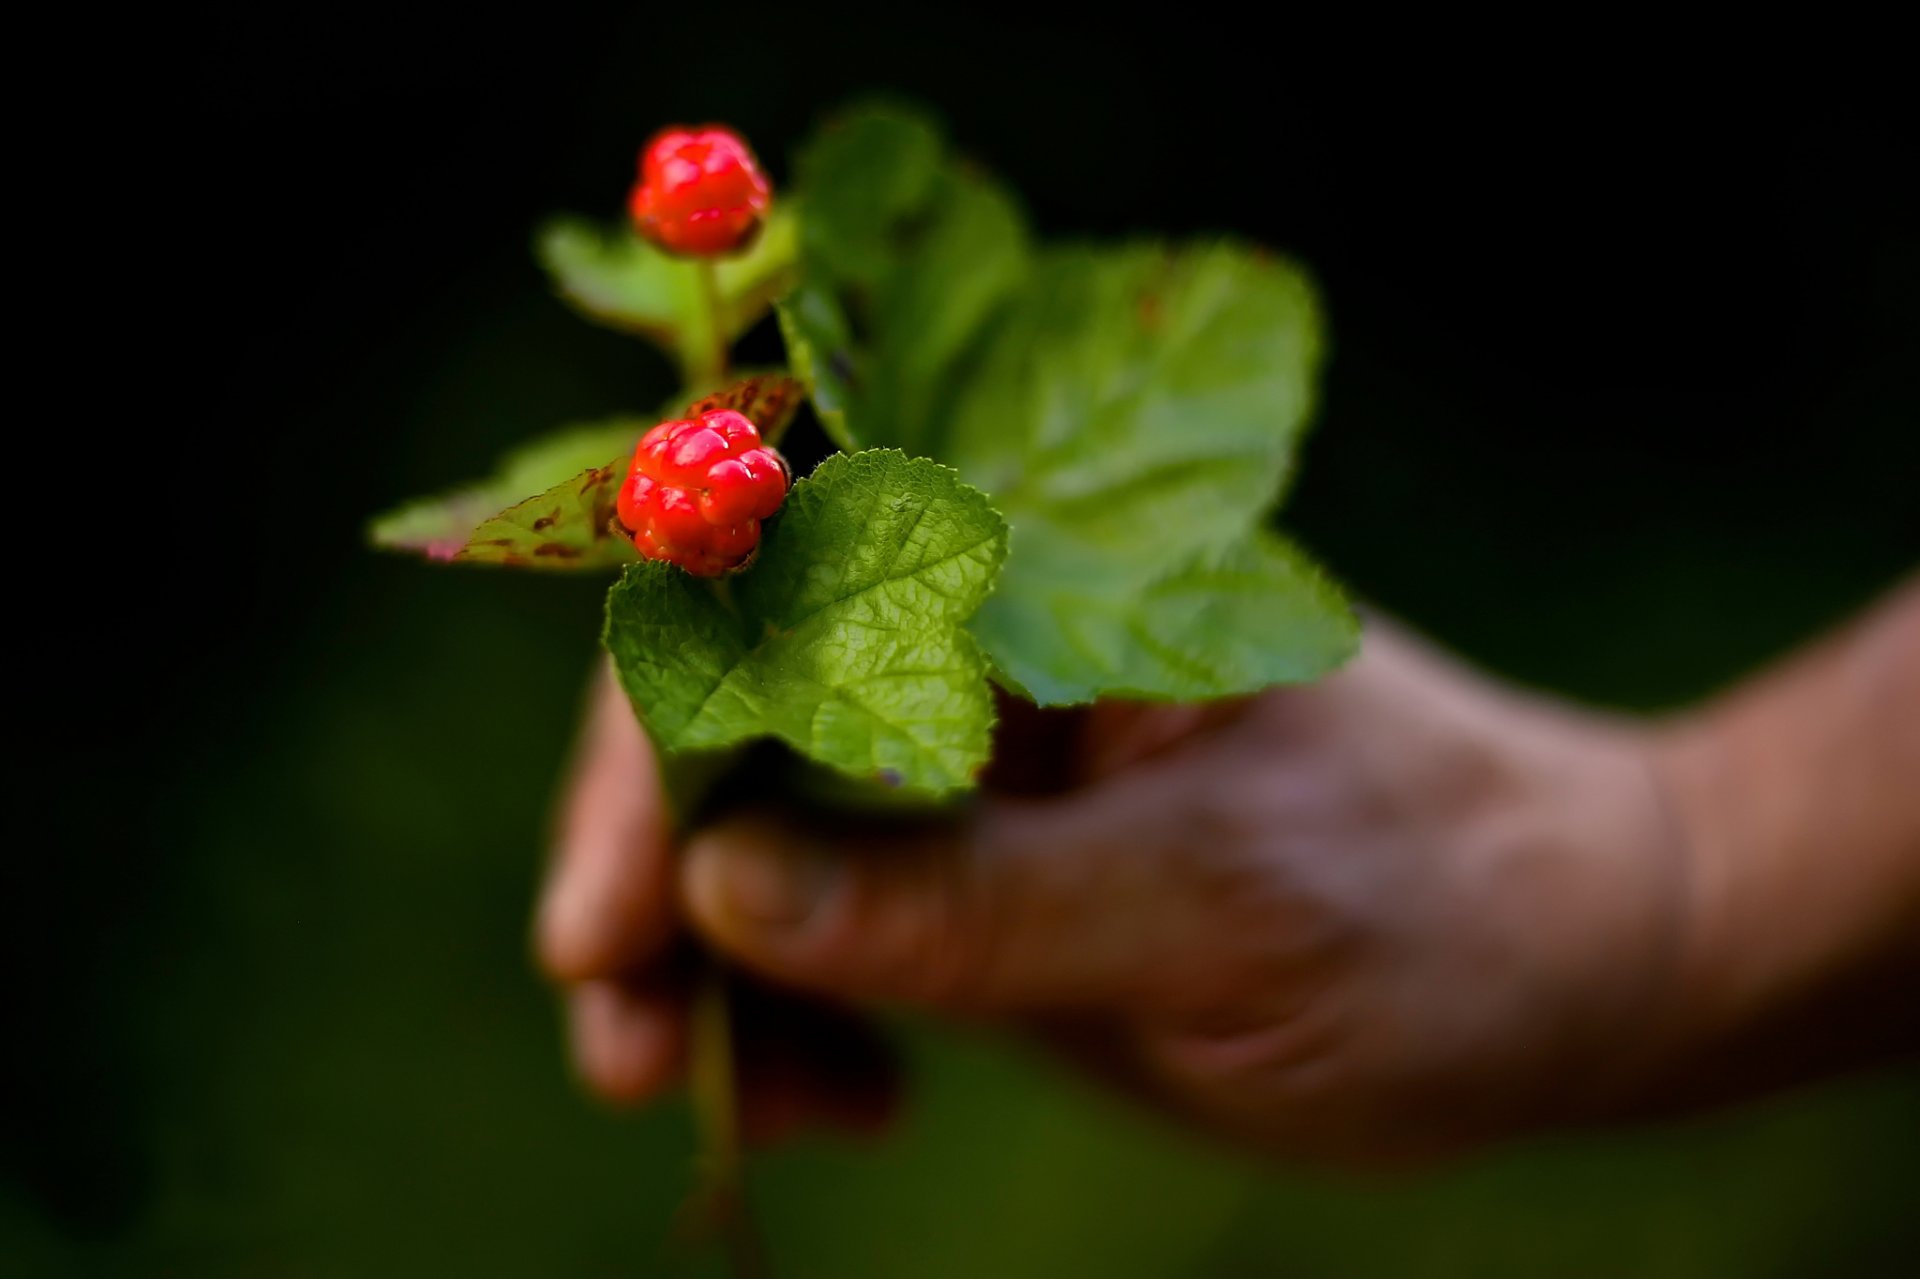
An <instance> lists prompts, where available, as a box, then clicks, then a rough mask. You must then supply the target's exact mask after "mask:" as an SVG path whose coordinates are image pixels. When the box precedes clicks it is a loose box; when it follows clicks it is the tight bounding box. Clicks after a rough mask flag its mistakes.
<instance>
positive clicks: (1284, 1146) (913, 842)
mask: <svg viewBox="0 0 1920 1279" xmlns="http://www.w3.org/2000/svg"><path fill="white" fill-rule="evenodd" d="M1003 711H1004V712H1005V714H1004V716H1003V724H1002V743H1001V752H1000V754H999V756H998V757H997V759H996V764H995V771H994V775H993V776H992V777H991V778H990V779H989V781H990V786H989V788H988V791H987V793H986V795H985V796H983V798H982V799H981V801H980V802H979V803H977V804H976V805H975V806H974V808H973V809H972V810H971V813H970V815H969V816H968V817H967V818H966V819H965V820H963V821H959V822H954V823H948V824H944V825H939V826H922V827H918V828H911V829H902V828H900V827H898V826H895V827H892V828H876V827H863V826H859V825H855V824H849V823H846V822H841V823H839V824H836V825H819V824H816V823H814V822H811V821H808V820H806V819H803V818H801V817H799V816H797V815H794V814H791V813H777V812H767V811H759V812H744V813H735V814H733V815H730V816H727V817H725V818H724V819H722V820H720V821H718V822H716V823H714V824H712V825H710V826H708V827H705V828H703V829H701V830H699V831H697V832H695V833H694V835H693V836H692V837H691V838H690V839H689V840H687V842H686V844H685V846H684V847H683V848H679V849H675V848H674V847H673V845H672V841H671V838H670V835H669V833H668V830H667V826H666V822H665V818H664V815H663V806H662V803H661V797H660V794H659V790H658V784H657V782H656V781H655V779H654V768H653V760H652V757H651V754H650V752H649V748H648V746H647V744H646V741H645V739H644V737H643V736H642V734H641V732H640V731H639V729H638V728H637V727H636V725H635V722H634V719H633V716H632V714H631V712H630V710H629V708H628V707H627V706H626V704H625V702H624V699H623V698H622V697H621V695H620V694H619V692H618V691H617V689H616V688H615V687H614V686H613V684H612V681H611V680H610V679H603V680H601V681H600V683H599V685H598V687H597V691H596V693H595V695H594V699H593V705H592V709H591V711H590V715H589V721H588V726H587V730H586V734H585V737H584V740H583V746H582V749H581V753H580V757H579V761H578V764H577V767H576V770H575V773H574V780H573V783H572V787H571V790H570V792H569V795H568V798H567V801H566V804H565V807H564V811H563V815H562V820H561V824H560V831H559V842H558V852H557V855H556V858H555V861H554V864H553V870H552V873H551V876H550V880H549V885H548V889H547V892H546V896H545V898H544V900H543V903H542V906H541V910H540V915H539V919H538V923H537V929H536V933H537V947H538V951H539V955H540V958H541V962H542V963H543V965H544V966H545V967H546V969H547V971H548V972H549V973H550V974H551V975H552V976H553V978H554V979H555V980H556V981H557V982H558V983H559V984H560V985H561V986H562V987H563V988H564V989H565V991H566V998H567V999H568V1002H569V1004H570V1007H571V1012H572V1033H573V1051H574V1057H575V1060H576V1062H577V1064H578V1068H579V1071H580V1073H581V1076H582V1078H583V1080H584V1081H585V1082H586V1084H587V1085H588V1086H589V1087H590V1088H591V1089H592V1090H593V1091H594V1092H596V1093H598V1094H599V1095H601V1096H603V1097H605V1098H607V1099H609V1100H611V1101H615V1102H621V1103H629V1104H631V1103H639V1102H643V1101H646V1100H648V1099H650V1098H653V1097H655V1096H657V1095H659V1094H660V1093H662V1092H664V1091H666V1090H668V1089H671V1088H673V1087H675V1086H676V1085H677V1084H678V1082H679V1078H680V1074H681V1070H682V1066H683V1061H684V1053H685V1035H686V1031H685V996H684V989H685V978H686V970H687V963H686V959H687V954H688V948H689V938H691V937H697V938H698V940H699V943H700V944H702V945H705V946H707V947H710V948H712V949H714V950H717V951H719V952H720V953H722V954H724V955H725V956H727V957H728V958H729V959H730V960H732V961H733V962H734V963H735V964H737V965H738V966H739V967H740V968H741V969H743V970H744V971H746V972H748V973H750V974H753V975H754V976H755V978H757V980H758V983H759V984H758V986H757V987H756V988H755V989H754V990H753V992H752V993H751V995H750V996H749V998H748V999H747V1001H746V1002H747V1007H745V1008H744V1009H743V1011H742V1013H741V1016H740V1024H741V1030H740V1034H741V1037H742V1039H743V1049H742V1053H741V1056H742V1060H743V1062H744V1063H745V1065H744V1071H745V1079H744V1084H743V1088H744V1093H745V1102H744V1107H745V1113H746V1123H747V1131H748V1134H749V1136H750V1137H752V1138H755V1139H757V1140H763V1141H764V1140H771V1139H775V1138H777V1137H779V1136H781V1135H783V1134H785V1133H787V1132H789V1131H791V1130H792V1129H793V1128H795V1127H796V1126H799V1125H804V1124H809V1123H814V1122H825V1123H828V1124H831V1125H834V1126H838V1127H841V1128H846V1129H851V1130H855V1131H876V1130H878V1129H880V1128H881V1127H883V1126H884V1124H885V1121H886V1119H887V1117H888V1116H889V1114H890V1113H891V1111H892V1109H893V1107H894V1105H895V1104H896V1092H897V1087H896V1080H895V1077H894V1075H893V1073H892V1072H891V1070H890V1068H889V1066H888V1064H887V1060H886V1056H885V1052H884V1047H883V1043H882V1041H881V1040H880V1039H879V1038H878V1037H877V1036H876V1035H875V1034H874V1033H873V1032H872V1030H871V1029H870V1028H869V1026H868V1025H867V1023H866V1022H865V1021H864V1020H863V1019H862V1017H861V1016H860V1015H859V1014H858V1013H857V1012H856V1011H855V1010H857V1009H861V1008H871V1007H876V1006H878V1007H885V1006H904V1005H912V1006H918V1007H922V1008H928V1009H932V1010H935V1011H938V1012H942V1013H946V1014H948V1015H951V1016H953V1017H956V1018H963V1019H966V1020H968V1021H975V1022H982V1023H989V1024H996V1025H1000V1026H1004V1027H1006V1028H1008V1029H1010V1030H1012V1031H1015V1032H1017V1033H1020V1034H1025V1035H1029V1036H1032V1037H1034V1038H1036V1039H1038V1040H1039V1041H1041V1042H1043V1043H1045V1044H1047V1045H1049V1046H1050V1047H1052V1048H1054V1049H1056V1050H1058V1051H1059V1052H1060V1053H1061V1054H1063V1055H1064V1056H1065V1057H1066V1058H1067V1059H1069V1060H1070V1061H1072V1062H1074V1063H1076V1064H1077V1065H1079V1066H1081V1067H1083V1068H1085V1069H1086V1070H1087V1071H1088V1072H1089V1073H1091V1074H1092V1075H1094V1076H1095V1077H1097V1078H1098V1079H1100V1080H1102V1081H1105V1082H1107V1083H1109V1084H1111V1085H1112V1086H1114V1087H1116V1088H1118V1089H1120V1090H1122V1091H1124V1092H1125V1093H1127V1094H1129V1095H1131V1096H1133V1097H1135V1098H1138V1099H1139V1100H1141V1101H1142V1102H1143V1103H1144V1104H1147V1105H1149V1106H1152V1107H1154V1108H1156V1109H1157V1110H1159V1111H1160V1112H1162V1113H1163V1114H1165V1115H1168V1116H1170V1117H1172V1118H1174V1119H1176V1120H1177V1121H1179V1122H1181V1123H1184V1124H1186V1125H1189V1126H1192V1127H1194V1128H1197V1129H1199V1130H1201V1131H1204V1132H1207V1133H1210V1134H1213V1135H1215V1136H1217V1137H1219V1138H1220V1139H1222V1140H1225V1141H1229V1142H1232V1143H1235V1144H1239V1145H1243V1146H1250V1147H1253V1148H1255V1149H1257V1150H1260V1151H1264V1152H1268V1153H1272V1154H1275V1155H1279V1156H1285V1157H1295V1158H1311V1159H1316V1160H1321V1161H1326V1162H1333V1163H1342V1164H1350V1165H1360V1166H1391V1165H1397V1164H1403V1163H1409V1162H1424V1161H1428V1160H1432V1159H1434V1158H1438V1157H1442V1156H1446V1155H1451V1154H1455V1153H1458V1152H1461V1151H1465V1150H1470V1149H1473V1148H1475V1147H1478V1146H1482V1145H1485V1144H1488V1143H1491V1142H1496V1141H1501V1140H1505V1139H1509V1138H1514V1137H1520V1136H1525V1135H1530V1134H1536V1133H1540V1132H1544V1131H1550V1130H1554V1129H1560V1128H1565V1127H1569V1126H1575V1125H1582V1124H1588V1123H1594V1122H1604V1121H1611V1120H1615V1119H1619V1118H1623V1117H1638V1116H1646V1115H1655V1114H1660V1113H1665V1112H1667V1111H1671V1110H1676V1109H1685V1108H1688V1107H1692V1106H1697V1105H1700V1104H1704V1103H1707V1102H1713V1101H1719V1100H1724V1099H1727V1098H1731V1097H1735V1096H1740V1095H1744V1094H1745V1093H1747V1092H1750V1091H1754V1090H1756V1089H1760V1088H1767V1087H1773V1086H1777V1085H1779V1084H1780V1083H1783V1082H1787V1081H1790V1080H1794V1079H1798V1078H1804V1077H1807V1076H1810V1075H1815V1074H1818V1073H1821V1072H1823V1071H1827V1070H1831V1069H1835V1068H1839V1067H1843V1066H1847V1065H1852V1064H1856V1063H1859V1062H1862V1061H1867V1060H1872V1059H1875V1058H1877V1057H1878V1056H1880V1055H1883V1054H1885V1053H1888V1052H1910V1051H1912V1050H1913V1049H1914V1047H1915V1046H1916V1042H1915V1033H1914V1031H1913V1030H1912V1029H1910V1028H1908V1029H1902V1027H1904V1025H1905V1023H1904V1022H1903V1020H1902V1019H1901V1018H1899V1017H1897V1016H1896V1015H1894V1013H1895V1010H1897V1009H1898V1008H1899V1007H1900V1006H1901V1004H1902V1002H1903V1001H1906V996H1905V995H1904V994H1902V990H1903V989H1904V990H1910V989H1911V988H1912V985H1911V984H1912V982H1913V981H1914V980H1915V978H1916V977H1920V953H1917V952H1916V949H1915V947H1914V944H1913V939H1914V938H1915V937H1917V936H1920V788H1917V787H1915V786H1913V784H1912V783H1913V781H1914V780H1915V779H1920V589H1916V588H1915V587H1914V586H1912V585H1910V586H1909V587H1908V588H1907V589H1906V591H1905V592H1904V593H1903V594H1902V595H1900V596H1898V597H1896V598H1895V599H1893V600H1892V601H1891V602H1890V603H1889V604H1887V605H1886V606H1884V607H1883V608H1882V609H1881V610H1880V611H1879V613H1878V614H1877V615H1875V616H1873V617H1870V618H1868V619H1867V620H1865V621H1863V622H1862V623H1860V624H1859V625H1857V626H1856V627H1855V628H1853V629H1852V630H1851V631H1849V632H1846V633H1843V634H1841V635H1839V636H1836V637H1834V638H1832V639H1830V640H1829V641H1827V642H1826V643H1825V644H1824V645H1823V646H1822V647H1820V648H1819V649H1816V650H1814V651H1813V652H1811V653H1810V654H1809V655H1807V656H1804V657H1802V658H1800V659H1798V660H1797V661H1795V662H1792V663H1790V664H1788V665H1787V666H1786V667H1785V668H1783V669H1782V670H1781V671H1780V672H1777V673H1775V674H1773V675H1770V676H1767V677H1763V678H1762V679H1761V680H1759V681H1756V682H1755V683H1753V684H1752V685H1750V686H1748V687H1746V688H1744V689H1741V690H1738V691H1736V693H1735V694H1734V695H1733V696H1732V697H1730V698H1728V699H1726V700H1725V701H1723V702H1721V703H1717V704H1715V705H1713V706H1711V707H1709V708H1707V709H1705V710H1704V711H1701V712H1698V713H1696V714H1693V715H1690V716H1687V717H1683V718H1682V719H1680V720H1677V721H1674V722H1672V723H1661V724H1649V723H1640V722H1635V721H1628V720H1620V719H1613V718H1608V717H1603V716H1600V715H1596V714H1593V713H1591V712H1587V711H1582V710H1577V709H1574V708H1571V707H1568V706H1565V705H1561V704H1557V703H1553V702H1549V701H1546V700H1543V699H1539V698H1535V697H1532V696H1529V695H1525V694H1522V693H1520V692H1518V691H1516V690H1513V689H1510V688H1506V687H1503V686H1501V685H1498V684H1496V683H1493V682H1491V681H1488V680H1485V679H1483V678H1481V677H1478V676H1476V675H1474V674H1472V673H1470V672H1468V671H1466V670H1464V669H1463V668H1461V667H1459V666H1458V665H1456V664H1454V663H1452V662H1451V661H1449V660H1448V659H1446V658H1444V657H1442V656H1440V655H1439V654H1437V653H1435V652H1433V651H1432V650H1430V649H1428V648H1426V647H1425V646H1423V645H1421V644H1420V643H1418V642H1417V641H1415V640H1413V639H1411V638H1410V637H1408V636H1406V635H1405V634H1404V633H1402V632H1399V631H1397V630H1396V629H1394V628H1393V627H1392V626H1390V625H1388V624H1385V623H1380V622H1375V623H1372V624H1371V625H1370V626H1369V628H1368V633H1367V639H1366V642H1365V645H1364V648H1363V652H1362V654H1361V656H1360V657H1359V658H1358V659H1356V661H1355V662H1354V663H1353V664H1351V665H1350V666H1349V667H1348V668H1347V669H1346V670H1344V671H1342V672H1341V673H1339V674H1338V675H1336V676H1334V677H1333V678H1331V679H1328V680H1326V681H1323V682H1322V683H1320V684H1318V685H1315V686H1313V687H1310V688H1303V689H1287V690H1278V691H1275V692H1272V693H1269V694H1265V695H1262V696H1260V697H1256V698H1252V699H1248V700H1245V701H1239V702H1232V703H1215V704H1209V705H1207V706H1191V707H1147V706H1139V705H1127V704H1103V705H1100V706H1096V707H1094V708H1091V709H1090V710H1087V711H1081V712H1075V713H1066V714H1056V713H1047V714H1042V713H1039V712H1035V711H1033V710H1032V709H1031V708H1029V707H1024V706H1021V705H1019V704H1017V703H1010V704H1009V705H1007V706H1006V707H1003ZM1841 801H1844V808H1845V813H1844V815H1837V814H1836V813H1835V812H1834V805H1835V803H1836V802H1841Z"/></svg>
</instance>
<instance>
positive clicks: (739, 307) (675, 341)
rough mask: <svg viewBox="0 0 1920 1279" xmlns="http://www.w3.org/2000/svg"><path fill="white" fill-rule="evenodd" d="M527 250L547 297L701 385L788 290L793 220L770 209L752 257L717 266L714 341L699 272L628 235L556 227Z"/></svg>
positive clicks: (571, 221) (786, 207) (795, 246)
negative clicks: (548, 285)
mask: <svg viewBox="0 0 1920 1279" xmlns="http://www.w3.org/2000/svg"><path fill="white" fill-rule="evenodd" d="M534 248H535V252H536V254H537V255H538V257H539V259H540V263H541V265H542V266H544V267H545V268H546V269H547V272H548V274H549V275H551V276H552V277H553V283H554V288H555V289H556V290H557V291H558V292H559V294H560V296H561V297H562V298H564V299H566V301H567V302H568V303H569V304H571V305H572V306H573V308H574V309H575V310H577V311H579V312H580V313H581V314H583V315H585V316H587V317H588V318H589V319H592V320H595V321H597V322H599V323H601V324H605V325H607V326H609V327H611V328H616V329H620V330H622V331H625V332H629V333H636V334H639V335H640V336H642V337H645V338H647V339H648V340H649V341H652V342H654V343H656V344H657V345H659V346H660V347H661V348H663V349H664V350H666V352H667V353H668V354H669V355H671V356H673V357H674V358H675V359H676V360H677V361H678V362H679V364H680V367H681V369H682V370H683V372H684V373H685V375H686V380H687V381H688V382H689V383H699V382H704V381H707V380H709V379H710V378H711V377H713V375H714V372H715V370H714V365H713V360H714V355H715V352H716V351H717V350H718V349H719V344H720V342H721V341H722V340H724V341H727V342H731V341H733V340H734V339H735V338H737V337H739V336H740V335H741V334H742V333H745V332H746V331H747V330H748V329H749V328H752V327H753V325H754V323H755V322H756V321H758V320H759V319H760V318H761V317H762V316H764V315H765V314H766V313H767V310H768V308H769V307H771V306H772V305H773V300H774V299H775V298H777V297H779V296H780V295H781V294H783V293H785V292H786V291H787V290H788V289H790V288H791V287H792V286H793V282H794V279H795V277H796V272H797V260H798V255H799V220H798V218H797V217H796V215H795V214H794V211H793V209H792V208H791V206H790V204H789V203H788V202H782V203H780V204H777V205H776V206H775V207H774V210H773V213H772V215H771V216H770V217H769V218H768V219H767V224H766V226H765V228H764V229H763V230H762V231H761V233H760V237H759V238H758V239H757V240H755V241H754V243H753V245H752V247H750V248H749V249H748V250H747V251H746V252H745V253H744V254H741V255H739V256H738V257H732V258H723V259H720V260H719V261H717V262H716V263H715V264H714V276H715V282H716V284H717V286H718V293H719V301H720V311H721V316H720V325H721V332H720V333H719V334H718V335H716V334H715V333H714V331H713V324H712V321H711V320H710V318H709V311H708V306H707V303H706V300H705V297H704V295H703V292H702V290H703V288H704V286H703V285H702V283H701V280H700V269H701V268H700V264H699V263H697V262H693V261H690V260H688V259H685V258H676V257H670V256H668V255H667V254H665V253H662V252H661V251H660V250H659V249H657V248H655V247H654V246H653V245H651V244H649V243H647V241H645V240H643V239H641V238H640V237H639V236H637V235H635V234H634V233H633V231H632V230H631V229H629V228H628V227H626V226H625V225H618V226H611V227H608V226H602V225H600V224H597V223H594V222H589V221H586V220H585V219H581V218H572V217H567V218H556V219H555V220H553V221H552V222H549V223H548V224H547V225H546V226H544V227H542V228H541V230H540V233H539V235H538V237H537V239H536V241H535V245H534Z"/></svg>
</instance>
